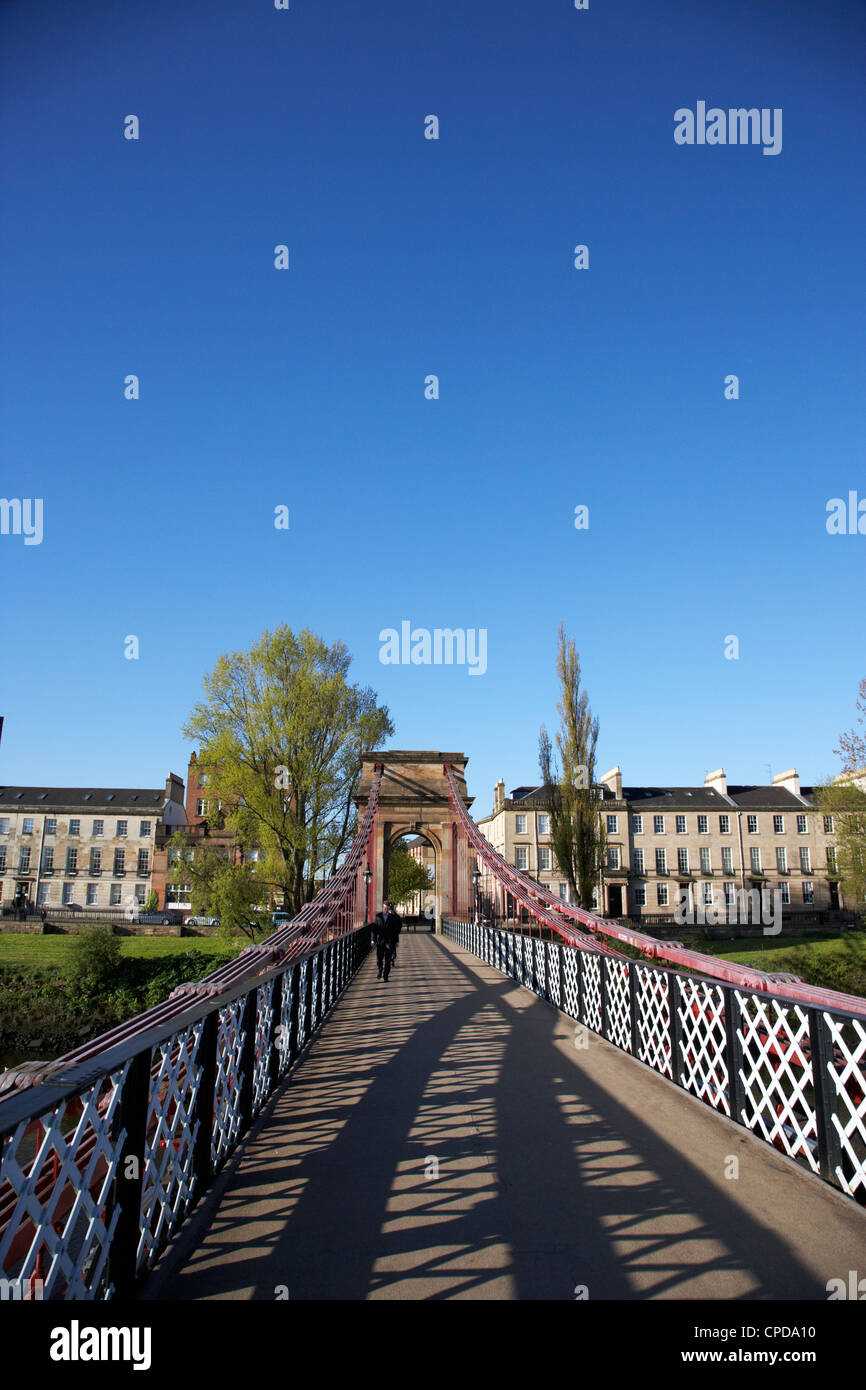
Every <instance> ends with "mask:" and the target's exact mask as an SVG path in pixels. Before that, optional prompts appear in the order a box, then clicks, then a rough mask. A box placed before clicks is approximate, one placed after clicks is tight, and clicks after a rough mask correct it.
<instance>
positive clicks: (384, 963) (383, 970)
mask: <svg viewBox="0 0 866 1390" xmlns="http://www.w3.org/2000/svg"><path fill="white" fill-rule="evenodd" d="M402 925H403V924H402V922H401V921H400V918H399V917H398V916H397V914H396V912H395V911H394V904H393V903H389V902H387V901H386V902H384V903H383V904H382V911H381V912H377V913H376V917H375V919H374V921H373V940H374V941H375V943H376V969H377V975H378V978H379V979H380V980H387V979H388V976H389V975H390V973H391V967H392V965H393V964H394V956H395V954H396V951H397V938H398V936H399V935H400V928H401V926H402Z"/></svg>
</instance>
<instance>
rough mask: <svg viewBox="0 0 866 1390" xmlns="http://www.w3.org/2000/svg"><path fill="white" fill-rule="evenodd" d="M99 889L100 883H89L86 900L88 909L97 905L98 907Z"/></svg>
mask: <svg viewBox="0 0 866 1390" xmlns="http://www.w3.org/2000/svg"><path fill="white" fill-rule="evenodd" d="M98 887H99V884H98V883H88V885H87V897H86V899H85V902H86V905H87V907H95V905H96V891H97V889H98Z"/></svg>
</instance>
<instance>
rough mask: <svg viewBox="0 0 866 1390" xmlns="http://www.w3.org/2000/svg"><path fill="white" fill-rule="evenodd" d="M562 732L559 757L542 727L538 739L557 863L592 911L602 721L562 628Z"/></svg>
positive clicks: (598, 856) (600, 849)
mask: <svg viewBox="0 0 866 1390" xmlns="http://www.w3.org/2000/svg"><path fill="white" fill-rule="evenodd" d="M556 670H557V674H558V676H559V684H560V697H559V702H558V704H557V711H558V713H559V719H560V727H559V730H558V732H557V734H556V739H555V751H554V745H553V743H552V742H551V738H550V735H549V734H548V732H547V728H546V726H545V725H544V724H542V726H541V731H540V734H539V739H538V762H539V767H540V769H541V780H542V783H543V795H545V796H546V805H547V808H548V812H549V815H550V832H551V840H552V847H553V853H554V855H555V857H556V861H557V863H558V865H559V867H560V869H561V871H562V873H564V874H565V876H566V878H567V879H568V882H569V885H570V887H571V891H572V893H573V895H574V897H575V898H576V899H577V901H578V902H579V903H580V906H581V907H583V908H587V909H589V910H590V911H591V910H592V890H593V888H595V887H598V889H599V893H600V892H601V886H602V882H603V878H604V853H605V833H604V828H603V826H602V822H601V817H600V815H599V806H598V801H597V799H596V796H595V794H594V782H595V750H596V744H597V743H598V719H597V718H594V717H593V714H592V711H591V710H590V707H589V697H588V696H587V693H586V690H584V689H581V673H580V658H579V656H578V653H577V651H576V649H575V645H574V640H573V639H572V638H568V637H567V636H566V632H565V627H564V626H563V624H562V623H560V625H559V645H558V651H557V659H556Z"/></svg>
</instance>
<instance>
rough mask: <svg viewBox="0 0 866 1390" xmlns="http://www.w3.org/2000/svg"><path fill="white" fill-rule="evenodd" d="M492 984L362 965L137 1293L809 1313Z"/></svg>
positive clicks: (630, 1117)
mask: <svg viewBox="0 0 866 1390" xmlns="http://www.w3.org/2000/svg"><path fill="white" fill-rule="evenodd" d="M470 962H471V963H470ZM490 974H491V972H490V970H489V968H488V967H485V966H484V965H483V964H482V963H481V962H480V961H479V962H477V963H476V961H475V958H474V957H469V956H465V957H464V956H462V955H461V954H460V953H458V952H457V951H456V949H454V948H452V947H451V946H446V945H445V944H444V943H443V942H442V941H441V940H439V939H438V938H434V937H429V936H422V937H419V938H418V939H417V946H415V945H414V939H413V940H405V939H404V943H403V945H402V946H401V948H400V961H399V964H398V967H397V970H396V971H395V974H394V975H393V976H392V979H391V981H390V982H389V983H388V984H387V985H381V984H380V983H379V982H378V981H377V980H376V978H375V971H374V968H373V962H372V960H368V961H367V962H365V964H364V965H363V967H362V969H361V972H360V974H359V976H358V977H357V978H356V979H355V980H354V981H353V982H352V983H351V985H350V986H349V988H348V990H347V992H346V994H345V995H344V996H343V997H342V999H341V1000H340V1001H339V1003H338V1005H337V1007H336V1008H335V1010H334V1012H333V1013H332V1015H331V1017H330V1018H329V1019H328V1020H327V1021H326V1022H325V1024H324V1025H323V1027H322V1028H321V1030H320V1032H319V1033H318V1035H317V1036H316V1038H315V1039H314V1041H313V1044H312V1046H311V1048H310V1052H309V1054H308V1055H307V1057H306V1058H305V1059H304V1060H303V1061H302V1064H301V1065H300V1066H299V1068H298V1070H297V1072H296V1073H295V1075H294V1076H293V1078H292V1080H291V1081H290V1083H289V1084H288V1085H286V1086H284V1087H283V1088H281V1090H280V1091H279V1092H278V1093H277V1094H276V1095H275V1097H274V1098H273V1099H272V1101H271V1102H270V1104H269V1105H268V1106H267V1107H266V1109H265V1111H264V1112H263V1114H262V1116H261V1117H260V1120H259V1122H258V1124H257V1126H256V1127H255V1129H254V1130H253V1131H252V1132H251V1134H250V1136H249V1137H248V1139H247V1141H246V1142H245V1143H244V1144H243V1146H242V1148H241V1150H240V1151H239V1154H238V1156H237V1159H236V1160H235V1162H234V1163H233V1165H232V1166H231V1171H230V1172H229V1173H228V1174H227V1176H226V1179H225V1180H224V1182H221V1184H220V1187H221V1188H223V1189H224V1190H223V1191H222V1195H221V1196H220V1193H219V1192H216V1193H215V1194H214V1197H213V1198H212V1199H211V1200H208V1199H206V1200H205V1201H203V1203H202V1206H201V1208H200V1211H199V1213H197V1214H196V1216H194V1217H193V1219H192V1221H191V1222H190V1223H189V1227H188V1229H187V1228H185V1230H184V1232H182V1233H181V1236H180V1237H179V1239H178V1241H177V1243H176V1248H175V1249H174V1251H173V1252H170V1255H169V1258H168V1259H167V1261H166V1262H165V1267H164V1268H163V1269H162V1270H157V1273H156V1275H155V1277H154V1279H153V1280H152V1281H151V1285H150V1287H149V1288H148V1289H147V1290H146V1292H145V1295H144V1296H145V1297H147V1298H150V1297H156V1298H164V1297H171V1298H180V1299H192V1298H253V1299H274V1298H284V1297H288V1298H289V1299H300V1300H310V1299H328V1300H331V1299H349V1300H360V1299H366V1298H373V1299H378V1298H396V1299H415V1298H425V1299H439V1298H472V1299H478V1298H482V1299H483V1298H508V1299H515V1298H516V1299H555V1300H569V1299H572V1298H574V1297H575V1290H576V1288H577V1289H579V1288H585V1289H586V1291H587V1294H588V1296H589V1298H590V1299H592V1300H595V1299H634V1298H646V1297H667V1298H671V1297H673V1298H677V1297H679V1298H701V1297H734V1298H747V1299H750V1298H758V1299H760V1298H788V1299H815V1298H824V1297H826V1293H825V1291H824V1287H823V1285H821V1284H820V1283H819V1281H818V1280H816V1277H815V1275H814V1274H813V1273H812V1272H811V1271H810V1270H809V1269H807V1268H806V1267H805V1266H804V1265H803V1264H802V1262H801V1261H800V1260H799V1259H798V1258H797V1256H796V1255H795V1253H794V1252H793V1250H792V1248H791V1246H790V1245H789V1243H788V1242H787V1241H786V1240H785V1238H784V1236H783V1235H782V1234H780V1233H779V1231H778V1230H773V1229H772V1228H771V1227H770V1226H769V1225H767V1224H765V1223H764V1222H762V1221H758V1220H756V1219H755V1218H754V1216H752V1215H751V1214H750V1213H749V1212H748V1211H747V1210H746V1209H745V1207H744V1205H743V1204H742V1203H741V1202H740V1201H738V1200H737V1199H736V1195H735V1193H734V1192H733V1190H732V1191H731V1192H728V1191H726V1190H725V1189H723V1188H721V1187H720V1186H719V1185H718V1183H717V1182H716V1181H714V1180H713V1178H712V1177H711V1175H710V1174H709V1173H707V1172H705V1171H703V1170H702V1169H701V1168H700V1167H698V1166H697V1165H696V1164H695V1163H694V1162H693V1161H692V1160H691V1159H690V1158H689V1157H688V1156H687V1154H685V1153H684V1152H682V1151H681V1150H679V1149H678V1148H676V1147H675V1146H673V1145H672V1144H670V1143H668V1142H667V1141H666V1140H665V1139H664V1138H663V1137H662V1136H661V1135H660V1134H659V1133H658V1132H657V1130H656V1129H655V1128H654V1127H653V1126H652V1124H650V1123H647V1122H646V1121H645V1120H644V1119H643V1118H642V1117H641V1116H640V1114H636V1113H635V1112H634V1110H633V1109H632V1108H630V1107H629V1106H628V1105H625V1104H623V1103H621V1102H620V1101H619V1100H618V1099H617V1097H616V1096H615V1095H613V1094H611V1092H610V1091H609V1090H608V1089H606V1088H605V1086H604V1085H601V1084H599V1082H598V1081H597V1080H596V1079H594V1077H593V1075H592V1074H591V1072H592V1071H593V1070H594V1069H595V1068H594V1065H591V1064H590V1061H589V1060H587V1062H585V1063H584V1062H583V1061H581V1058H582V1057H583V1058H587V1059H589V1058H591V1057H592V1053H591V1052H590V1053H589V1054H587V1053H584V1054H581V1053H579V1052H577V1051H575V1050H574V1049H573V1048H570V1046H569V1043H568V1039H567V1036H566V1037H565V1039H564V1036H563V1035H564V1031H565V1030H570V1029H571V1027H572V1026H573V1025H572V1024H571V1022H570V1020H568V1019H567V1018H566V1017H565V1016H564V1015H562V1014H560V1013H558V1012H557V1011H556V1010H555V1009H553V1008H552V1007H550V1006H549V1005H547V1004H545V1003H544V1002H543V1001H541V1000H539V999H536V998H534V997H533V996H532V995H531V994H529V993H528V992H527V991H525V990H521V989H520V988H519V987H518V986H517V985H516V984H515V982H514V981H511V980H508V979H506V978H505V977H500V976H499V975H498V974H495V975H494V977H493V978H490ZM595 1045H596V1044H595V1043H591V1044H590V1046H591V1047H593V1046H595ZM597 1046H598V1047H600V1048H603V1047H605V1046H606V1045H605V1044H603V1043H602V1042H601V1041H600V1040H599V1041H598V1043H597ZM621 1062H622V1065H623V1066H629V1067H633V1068H634V1069H635V1070H636V1071H637V1072H639V1073H642V1074H643V1076H644V1077H645V1078H646V1079H647V1081H648V1083H649V1085H648V1093H649V1091H650V1089H651V1088H652V1087H657V1086H663V1087H664V1086H665V1085H666V1083H664V1082H663V1081H661V1080H660V1079H659V1078H656V1077H654V1076H653V1075H652V1073H650V1072H648V1071H645V1069H643V1068H641V1067H640V1066H639V1064H638V1063H636V1062H634V1061H632V1060H630V1059H626V1058H622V1059H621ZM667 1089H668V1090H670V1093H671V1100H670V1103H671V1104H679V1105H682V1106H685V1107H690V1106H697V1104H698V1103H697V1102H694V1101H692V1100H690V1099H689V1098H687V1097H685V1096H681V1095H679V1094H674V1092H673V1090H672V1088H667ZM691 1113H694V1112H691ZM710 1118H711V1119H713V1118H714V1117H712V1116H711V1117H710ZM700 1119H701V1116H700V1114H698V1116H697V1120H698V1121H700ZM724 1140H725V1142H726V1143H727V1144H728V1147H730V1145H731V1144H732V1143H734V1142H735V1141H736V1136H734V1135H733V1134H732V1135H731V1137H730V1138H728V1136H727V1134H726V1135H725V1136H724ZM747 1142H748V1141H747ZM720 1163H721V1156H720ZM795 1176H796V1175H795ZM719 1177H721V1168H720V1172H719ZM206 1221H207V1222H209V1225H205V1222H206Z"/></svg>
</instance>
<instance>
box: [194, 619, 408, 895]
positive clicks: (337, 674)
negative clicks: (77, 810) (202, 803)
mask: <svg viewBox="0 0 866 1390" xmlns="http://www.w3.org/2000/svg"><path fill="white" fill-rule="evenodd" d="M351 661H352V658H351V655H350V654H349V652H348V650H347V648H346V646H345V644H344V643H342V642H335V643H333V644H332V645H330V646H329V645H328V644H327V643H326V642H325V641H324V640H323V639H322V638H321V637H318V636H316V634H315V633H313V632H311V631H310V630H309V629H308V628H305V629H304V630H303V631H301V632H300V633H298V634H295V633H294V632H292V631H291V629H290V628H289V627H287V626H286V625H285V624H282V625H281V626H279V627H278V628H276V629H275V630H274V631H273V632H269V631H267V630H266V631H265V632H263V633H262V635H261V637H260V638H259V639H258V641H256V642H255V643H254V644H253V646H252V647H251V649H250V650H249V651H248V652H232V653H230V654H228V653H224V654H223V655H222V656H220V658H219V660H218V661H217V663H216V665H215V667H214V669H213V671H211V672H210V673H209V674H207V675H206V676H205V677H204V698H203V699H202V700H201V701H199V702H198V703H197V704H196V706H195V708H194V709H193V711H192V714H191V715H190V718H189V720H188V721H187V723H186V724H185V726H184V730H183V732H184V734H185V736H186V737H187V738H188V739H189V740H190V741H191V742H193V743H196V744H197V745H198V747H199V754H198V764H199V768H200V770H201V771H202V772H205V773H206V775H207V793H208V798H209V804H210V805H211V806H213V803H214V802H217V801H219V802H221V803H222V811H221V814H222V816H223V817H224V819H225V824H226V826H227V827H228V828H229V829H231V830H234V832H235V834H236V835H237V837H238V840H239V842H240V844H241V846H242V847H247V848H249V847H252V846H256V847H257V848H259V849H260V850H261V851H262V858H261V861H260V862H259V864H258V865H257V866H256V871H255V876H256V878H257V879H258V880H259V882H260V883H262V884H266V885H268V887H269V889H270V890H271V892H272V893H274V892H281V893H282V894H283V896H284V900H285V904H286V907H287V908H288V909H289V910H290V911H292V912H299V911H300V910H301V908H302V907H303V906H304V904H305V903H306V902H308V901H309V900H310V899H311V898H312V897H313V895H314V893H315V891H316V883H317V880H321V879H322V878H323V877H326V876H328V875H329V874H331V873H333V872H334V870H335V869H336V867H337V864H338V862H339V859H340V856H341V854H342V853H343V851H344V849H345V847H346V845H347V843H348V842H349V840H350V839H351V836H352V834H353V833H354V830H355V822H356V817H355V815H354V810H353V806H352V795H353V793H354V792H355V790H356V788H357V786H358V782H359V779H360V775H361V754H362V752H363V751H364V750H365V749H369V748H376V747H379V746H380V745H381V743H382V741H383V739H385V738H386V737H388V736H390V735H391V734H393V732H394V728H393V725H392V723H391V718H390V715H389V712H388V709H387V707H386V706H384V705H379V704H378V703H377V699H376V695H375V693H374V691H373V690H371V689H369V688H366V687H361V686H359V685H352V684H350V683H349V681H348V679H347V674H348V670H349V667H350V665H351Z"/></svg>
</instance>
